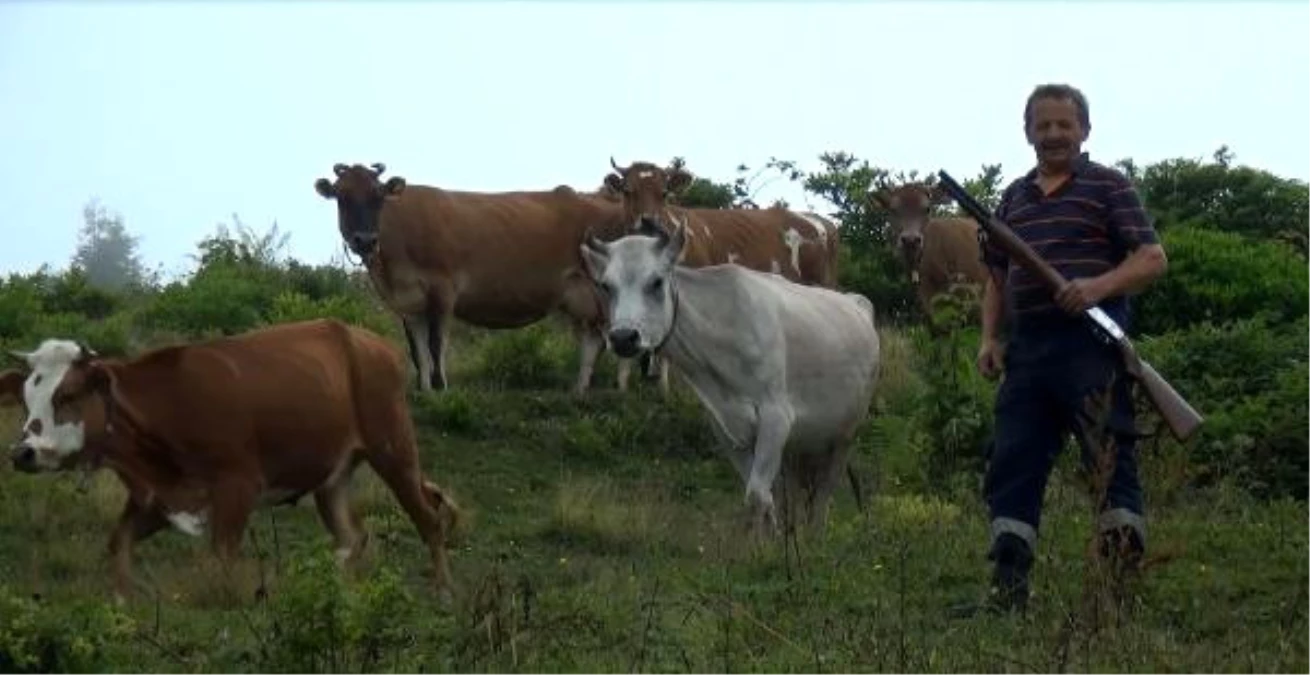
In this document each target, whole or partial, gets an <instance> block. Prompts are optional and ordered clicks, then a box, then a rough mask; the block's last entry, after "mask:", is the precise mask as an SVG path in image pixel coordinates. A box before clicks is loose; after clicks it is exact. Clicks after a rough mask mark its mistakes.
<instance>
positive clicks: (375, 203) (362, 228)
mask: <svg viewBox="0 0 1310 675" xmlns="http://www.w3.org/2000/svg"><path fill="white" fill-rule="evenodd" d="M386 170H387V167H386V165H385V164H382V163H380V162H379V163H376V164H374V165H373V166H372V168H368V167H365V166H363V165H361V164H356V165H354V166H346V165H345V164H337V165H336V166H334V167H332V171H333V172H334V173H336V175H337V179H336V182H335V183H334V182H332V181H330V180H328V179H326V178H320V179H318V180H317V181H315V182H314V189H315V190H316V191H317V192H318V193H319V194H320V195H322V196H323V198H325V199H335V200H337V229H339V230H340V231H341V238H342V239H344V240H345V241H346V246H349V247H350V250H351V251H354V252H355V255H358V256H360V257H361V258H367V257H369V256H371V255H372V254H373V251H374V250H375V249H376V248H377V245H378V216H379V215H380V214H381V213H382V205H383V203H384V202H385V201H386V200H388V199H395V198H396V197H399V196H400V193H402V192H404V191H405V179H404V178H401V177H400V176H392V177H391V178H389V179H388V180H387V182H385V183H383V182H382V181H381V180H380V177H381V176H382V172H383V171H386Z"/></svg>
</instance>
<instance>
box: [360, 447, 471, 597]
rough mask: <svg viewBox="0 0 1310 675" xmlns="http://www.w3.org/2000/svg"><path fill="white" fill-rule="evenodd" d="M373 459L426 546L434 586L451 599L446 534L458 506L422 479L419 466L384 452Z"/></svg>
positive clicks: (378, 472) (382, 477)
mask: <svg viewBox="0 0 1310 675" xmlns="http://www.w3.org/2000/svg"><path fill="white" fill-rule="evenodd" d="M373 458H374V459H373V462H372V464H373V469H374V470H375V471H376V472H377V474H378V476H379V477H380V478H381V479H382V481H383V482H385V483H386V484H387V487H389V488H391V493H392V494H394V495H395V496H396V500H397V501H399V502H400V506H401V508H403V509H404V510H405V513H406V514H408V515H409V519H410V521H411V522H413V523H414V528H415V529H417V530H418V533H419V536H420V537H422V538H423V543H425V544H427V547H428V554H429V555H430V556H431V558H432V568H433V571H434V574H435V579H434V583H435V585H436V586H437V588H438V589H439V590H440V591H441V592H442V593H443V595H445V597H447V598H449V592H450V590H451V589H452V588H453V584H452V582H451V576H450V562H449V561H448V560H447V559H446V535H447V532H448V529H449V528H450V526H451V524H452V523H453V521H454V520H455V515H456V514H457V513H458V511H457V507H455V505H454V504H453V503H451V502H450V501H449V500H448V499H446V498H445V496H444V495H443V494H442V493H441V491H440V489H438V488H437V487H436V486H435V485H433V484H432V483H430V482H428V481H424V480H423V476H422V474H420V473H419V468H418V465H417V463H414V462H409V461H405V460H403V459H401V458H399V457H396V456H394V455H386V454H381V453H377V454H374V455H373ZM443 511H449V513H443Z"/></svg>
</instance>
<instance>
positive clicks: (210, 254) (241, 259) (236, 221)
mask: <svg viewBox="0 0 1310 675" xmlns="http://www.w3.org/2000/svg"><path fill="white" fill-rule="evenodd" d="M232 223H233V227H232V228H229V227H228V226H227V225H226V224H224V223H219V225H218V227H217V228H216V231H215V233H214V234H213V235H210V236H208V237H205V238H204V239H202V240H200V243H199V244H197V246H196V247H197V248H198V249H200V251H199V254H198V255H193V256H192V258H193V259H195V260H196V262H198V263H200V267H201V269H204V268H208V267H211V266H214V265H217V264H226V265H237V266H246V267H257V268H275V267H279V266H280V265H281V264H282V260H281V258H280V256H281V255H282V253H283V251H284V250H285V249H286V245H287V240H288V239H290V237H291V233H290V232H278V225H277V222H276V221H274V222H273V225H272V227H270V228H269V230H268V231H267V232H265V233H263V234H259V233H257V232H255V230H254V229H252V228H250V227H247V226H246V225H245V224H244V223H242V222H241V218H240V217H238V216H237V215H236V214H235V213H234V214H232Z"/></svg>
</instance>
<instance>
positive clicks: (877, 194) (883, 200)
mask: <svg viewBox="0 0 1310 675" xmlns="http://www.w3.org/2000/svg"><path fill="white" fill-rule="evenodd" d="M867 199H868V202H869V205H870V206H873V207H874V208H881V209H887V210H888V211H890V210H891V208H892V202H891V197H890V196H889V195H888V194H887V191H886V190H883V189H877V190H869V194H868V195H867Z"/></svg>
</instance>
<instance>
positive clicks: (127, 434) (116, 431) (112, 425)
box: [92, 368, 169, 465]
mask: <svg viewBox="0 0 1310 675" xmlns="http://www.w3.org/2000/svg"><path fill="white" fill-rule="evenodd" d="M115 370H117V368H111V369H110V371H109V372H110V378H109V389H108V391H106V392H105V394H104V401H105V433H106V434H107V435H108V436H110V438H109V439H107V440H106V442H105V443H103V444H97V446H102V447H99V448H98V451H97V452H96V453H95V454H94V455H93V456H92V461H93V463H94V465H99V464H100V463H101V462H102V461H104V459H105V456H106V455H109V454H111V453H110V448H117V447H118V445H117V444H119V443H123V444H126V446H124V447H127V446H131V447H135V448H138V449H140V450H145V451H148V452H159V451H161V450H167V449H168V447H169V446H168V444H167V443H166V442H164V440H163V439H161V438H159V437H158V436H157V435H155V434H152V433H150V431H149V430H148V429H147V427H146V425H145V423H144V422H143V421H142V419H141V414H140V413H139V412H138V411H137V409H136V408H135V407H134V406H133V405H132V404H131V403H129V402H128V401H127V398H126V397H125V396H123V395H122V389H123V388H124V387H123V384H122V381H121V378H120V377H119V373H117V372H114V371H115ZM112 454H113V455H114V457H112V458H110V459H112V460H115V462H114V463H115V464H119V465H124V464H130V463H131V461H130V459H129V457H128V455H130V454H131V453H122V452H113V453H112ZM138 454H139V453H138Z"/></svg>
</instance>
